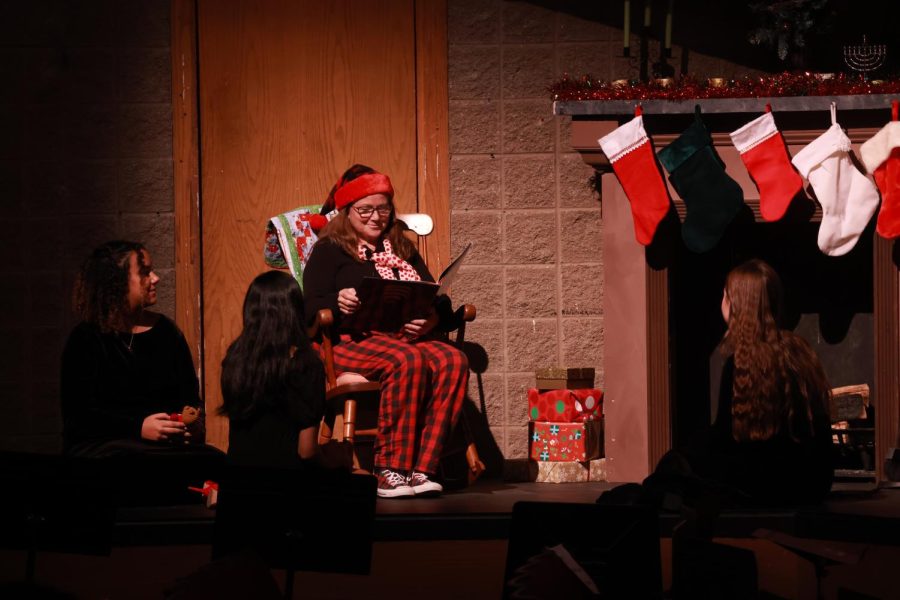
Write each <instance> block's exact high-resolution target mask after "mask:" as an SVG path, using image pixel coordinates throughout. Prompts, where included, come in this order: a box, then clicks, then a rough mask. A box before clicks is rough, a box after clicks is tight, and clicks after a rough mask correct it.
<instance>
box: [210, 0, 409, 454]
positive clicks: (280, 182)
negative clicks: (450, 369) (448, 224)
mask: <svg viewBox="0 0 900 600" xmlns="http://www.w3.org/2000/svg"><path fill="white" fill-rule="evenodd" d="M414 5H415V2H414V1H413V0H329V1H328V2H321V1H320V0H265V1H263V2H261V1H259V0H199V2H198V12H197V23H198V27H197V32H198V48H199V50H198V59H199V60H198V62H199V69H198V73H199V77H198V84H199V122H200V165H201V166H200V173H201V205H202V208H201V224H202V242H201V243H202V265H203V267H202V286H203V289H202V306H203V317H202V318H203V341H204V344H203V346H204V360H203V364H204V369H203V372H204V377H203V378H204V387H205V397H206V406H207V410H208V415H209V418H208V424H207V428H208V440H209V442H210V443H212V444H214V445H216V446H218V447H220V448H223V449H224V448H225V447H226V445H227V437H228V436H227V421H226V420H225V419H222V418H220V417H217V416H216V415H215V409H216V408H217V407H218V406H219V405H220V404H221V393H220V387H219V375H220V365H221V362H222V358H223V357H224V355H225V351H226V349H227V347H228V345H229V344H230V343H231V341H232V340H233V339H234V338H235V337H236V336H237V334H238V333H239V331H240V327H241V304H242V302H243V296H244V293H245V291H246V289H247V286H248V285H249V283H250V281H251V280H252V279H253V277H255V276H256V275H257V274H259V273H260V272H262V271H263V270H265V269H266V268H267V267H266V265H265V262H264V260H263V254H262V248H263V234H264V231H265V226H266V222H267V221H268V219H269V218H270V217H271V216H273V215H276V214H278V213H281V212H284V211H286V210H289V209H291V208H294V207H296V206H300V205H306V204H313V203H318V202H321V201H323V200H324V198H325V196H326V194H327V192H328V190H329V189H330V187H331V186H332V185H333V183H334V182H335V181H336V180H337V178H338V176H339V175H340V174H341V172H342V171H343V170H344V169H345V168H346V167H347V166H349V165H351V164H353V163H355V162H360V163H364V164H368V165H370V166H372V167H374V168H376V169H378V170H381V171H383V172H385V173H388V174H389V175H390V176H391V179H392V181H393V184H394V188H395V190H396V198H395V201H396V203H397V207H398V210H400V211H412V210H415V209H416V206H417V185H421V181H420V180H419V178H418V168H417V141H416V140H417V126H419V125H417V123H419V121H417V110H416V109H417V107H416V93H417V88H416V63H415V52H416V39H415V20H416V14H415V11H414ZM420 121H421V119H420Z"/></svg>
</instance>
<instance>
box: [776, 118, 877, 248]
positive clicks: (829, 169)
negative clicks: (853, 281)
mask: <svg viewBox="0 0 900 600" xmlns="http://www.w3.org/2000/svg"><path fill="white" fill-rule="evenodd" d="M792 162H793V163H794V166H796V167H797V170H798V171H800V175H802V176H803V177H805V178H806V179H807V180H808V181H809V183H810V185H811V186H812V189H813V191H814V192H815V193H816V199H817V200H818V201H819V204H821V205H822V224H821V225H820V226H819V237H818V243H819V249H820V250H821V251H822V252H824V253H825V254H827V255H829V256H841V255H843V254H846V253H847V252H850V250H852V249H853V247H854V246H855V245H856V242H857V241H858V240H859V236H860V234H862V232H863V230H864V229H865V228H866V225H868V223H869V220H871V218H872V215H873V214H875V209H877V208H878V188H876V187H875V183H874V182H873V181H872V180H871V179H869V178H868V177H866V176H865V175H864V174H863V173H861V172H860V170H859V169H857V168H856V166H855V165H854V164H853V161H852V160H851V159H850V138H848V137H847V134H846V133H844V130H843V129H841V126H840V125H838V123H837V117H836V105H835V103H834V102H832V103H831V127H829V128H828V130H827V131H825V133H823V134H822V135H820V136H819V137H817V138H816V139H814V140H813V141H812V142H810V143H809V145H808V146H806V147H805V148H803V150H801V151H800V152H798V153H797V156H795V157H794V160H793V161H792Z"/></svg>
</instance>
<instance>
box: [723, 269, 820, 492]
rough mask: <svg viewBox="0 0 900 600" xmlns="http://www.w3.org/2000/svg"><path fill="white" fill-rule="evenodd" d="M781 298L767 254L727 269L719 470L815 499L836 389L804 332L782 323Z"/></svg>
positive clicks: (743, 486)
mask: <svg viewBox="0 0 900 600" xmlns="http://www.w3.org/2000/svg"><path fill="white" fill-rule="evenodd" d="M781 303H782V286H781V281H780V279H779V277H778V274H777V273H776V272H775V271H774V269H772V267H770V266H769V265H768V264H766V263H765V262H763V261H761V260H756V259H755V260H750V261H748V262H745V263H744V264H742V265H740V266H738V267H736V268H734V269H733V270H732V271H731V272H730V273H729V274H728V277H727V279H726V283H725V290H724V293H723V296H722V316H723V318H724V319H725V321H726V323H727V324H728V329H727V331H726V333H725V338H724V340H723V343H722V349H723V352H724V354H725V357H726V360H725V366H724V368H723V372H722V382H721V387H720V393H719V410H718V414H717V417H716V421H715V424H714V426H713V442H712V450H713V457H714V458H713V466H714V467H715V468H716V470H717V471H719V472H718V473H714V475H717V476H718V477H720V478H722V479H724V480H725V481H727V482H728V483H730V484H731V485H733V486H734V487H735V488H736V489H738V490H740V491H741V492H742V493H744V494H746V495H747V496H748V497H750V498H753V499H756V500H760V501H764V502H768V503H779V502H788V503H795V502H814V501H817V500H820V499H821V498H822V497H823V496H824V495H825V494H826V493H828V491H829V489H830V488H831V482H832V479H833V476H834V465H833V458H832V439H831V424H830V419H829V417H828V404H829V400H830V395H831V389H830V387H829V385H828V381H827V379H826V377H825V372H824V370H823V368H822V364H821V362H820V361H819V358H818V357H817V356H816V353H815V352H814V351H813V349H812V348H811V347H810V345H809V344H808V343H807V342H806V340H804V339H803V338H801V337H800V336H798V335H795V334H794V333H792V332H791V331H788V330H785V329H782V328H781V327H780V323H779V320H780V317H781Z"/></svg>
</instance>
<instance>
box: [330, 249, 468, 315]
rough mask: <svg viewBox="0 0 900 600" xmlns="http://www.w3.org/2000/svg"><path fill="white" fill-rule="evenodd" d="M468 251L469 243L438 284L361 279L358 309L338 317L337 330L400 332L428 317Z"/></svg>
mask: <svg viewBox="0 0 900 600" xmlns="http://www.w3.org/2000/svg"><path fill="white" fill-rule="evenodd" d="M471 247H472V244H471V242H470V243H468V244H466V247H465V248H464V249H463V251H462V252H460V254H459V256H457V257H456V258H455V259H454V260H453V262H451V263H450V264H449V265H448V266H447V268H446V269H444V272H443V273H441V276H440V278H439V279H438V283H432V282H430V281H401V280H399V279H381V278H380V277H364V278H363V280H362V284H360V286H359V287H358V288H356V296H357V297H358V298H359V308H358V309H357V310H356V312H354V313H353V314H352V315H342V319H341V327H342V328H343V329H351V330H355V331H383V332H386V333H393V332H396V331H400V330H401V329H402V328H403V326H404V325H405V324H406V323H409V322H410V321H412V320H414V319H424V318H426V317H427V316H428V315H429V314H431V309H432V307H433V306H434V302H435V299H436V298H437V297H438V296H440V295H442V294H446V293H447V290H448V288H449V286H450V283H451V282H452V281H453V278H454V277H455V276H456V274H457V272H458V271H459V267H460V265H461V264H462V262H463V260H464V259H465V257H466V254H468V252H469V248H471Z"/></svg>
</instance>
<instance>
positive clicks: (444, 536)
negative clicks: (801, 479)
mask: <svg viewBox="0 0 900 600" xmlns="http://www.w3.org/2000/svg"><path fill="white" fill-rule="evenodd" d="M614 485H615V484H611V483H604V482H589V483H563V484H551V483H507V482H503V481H495V480H482V481H478V482H476V483H475V484H474V485H473V486H471V487H468V488H466V489H463V490H459V491H454V492H449V493H445V494H444V495H443V496H441V497H439V498H410V499H398V500H388V499H379V500H378V501H377V504H376V517H375V524H374V532H373V533H374V538H375V540H377V541H422V540H432V541H433V540H505V539H507V538H508V536H509V529H510V523H511V519H512V509H513V505H514V504H515V503H516V502H520V501H530V502H574V503H593V502H594V501H595V500H596V499H597V497H598V496H599V495H600V494H601V493H602V492H603V491H605V490H607V489H609V488H611V487H614ZM681 519H682V517H681V515H680V514H677V513H661V514H660V530H661V533H662V535H663V536H668V535H670V534H671V530H672V528H673V527H674V526H675V525H677V524H678V523H679V522H680V521H681ZM214 520H215V511H213V510H210V509H207V508H206V507H205V506H202V505H199V504H198V505H194V506H174V507H140V508H128V509H120V510H119V513H118V518H117V523H116V534H115V537H116V544H117V545H157V544H165V543H169V544H171V543H185V544H189V543H209V542H210V541H211V540H212V529H213V524H214ZM760 528H765V529H773V530H777V531H782V532H784V533H788V534H791V535H796V536H800V537H815V538H821V539H839V540H844V541H858V542H870V543H882V544H888V545H897V544H900V489H898V488H883V489H878V490H875V489H871V488H870V489H859V488H848V487H842V486H840V485H838V486H836V489H835V490H834V491H833V492H832V494H831V496H829V498H828V499H827V500H826V501H825V503H823V504H822V505H821V506H816V507H801V508H771V509H752V510H747V509H740V510H738V509H733V510H728V511H724V512H723V514H722V515H721V517H720V519H719V521H718V527H717V529H718V531H717V533H718V534H720V535H721V536H723V537H750V536H752V534H753V532H754V531H755V530H756V529H760Z"/></svg>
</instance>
